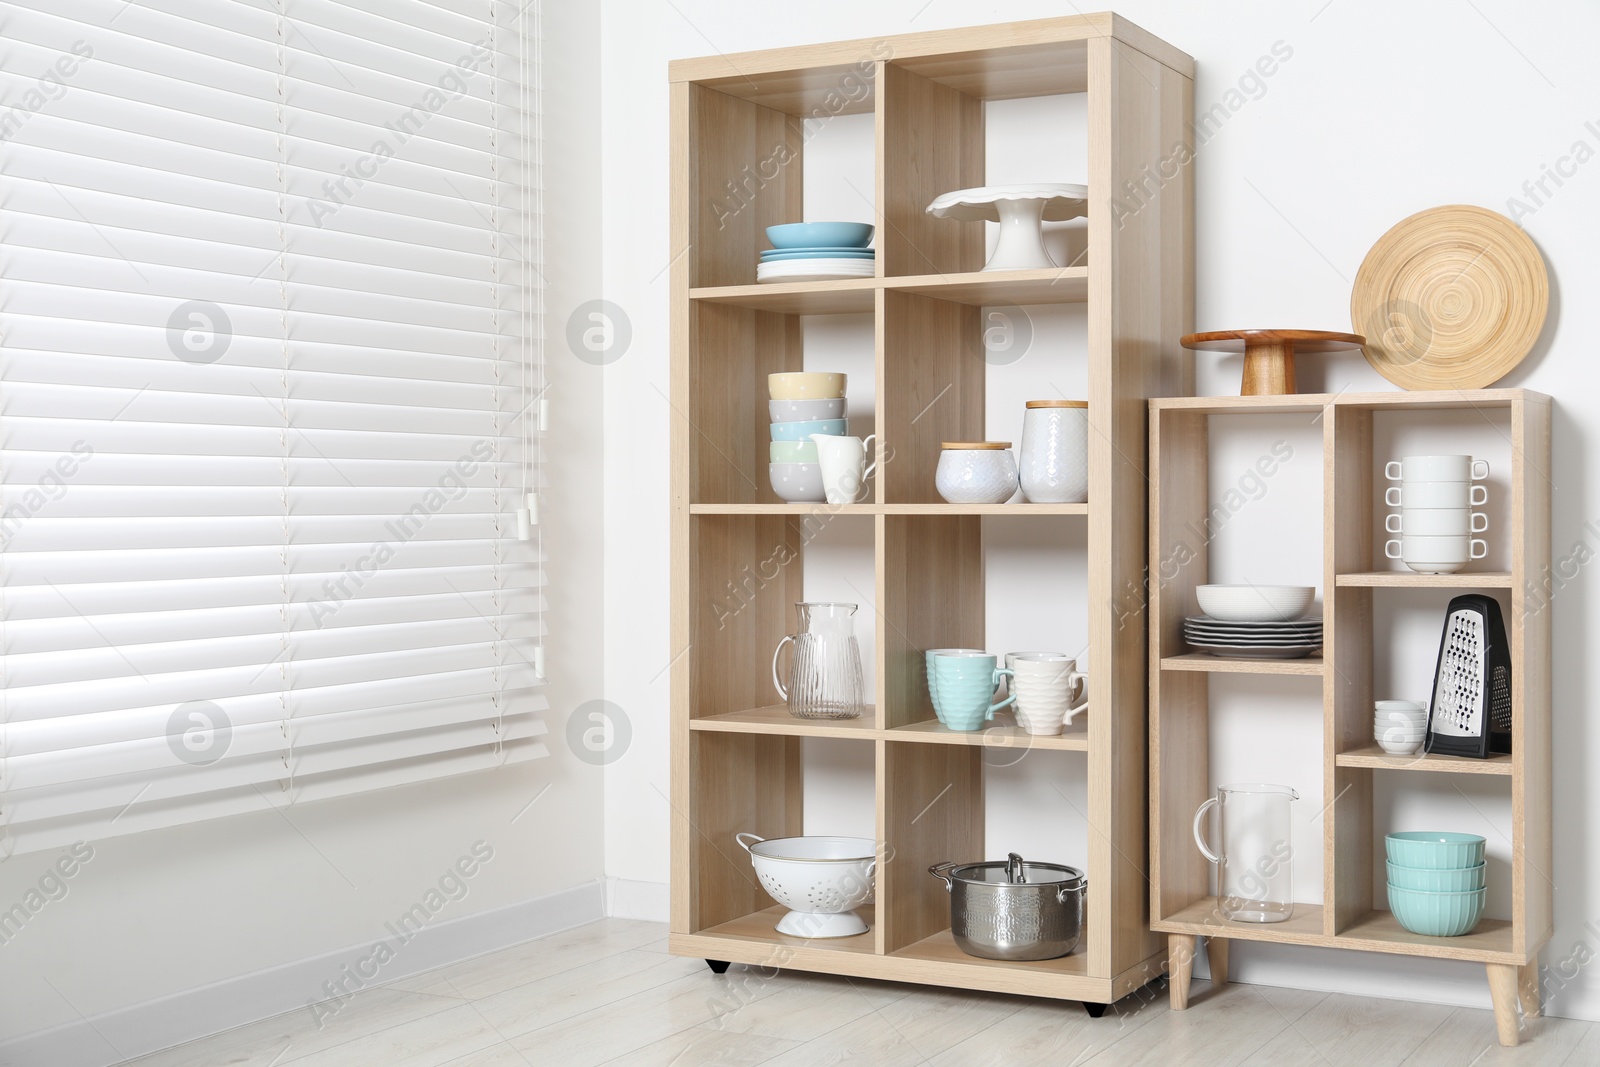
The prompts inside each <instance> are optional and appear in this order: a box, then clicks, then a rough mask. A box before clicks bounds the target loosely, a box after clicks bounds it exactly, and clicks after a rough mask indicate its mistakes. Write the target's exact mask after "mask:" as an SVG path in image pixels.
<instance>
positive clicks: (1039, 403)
mask: <svg viewBox="0 0 1600 1067" xmlns="http://www.w3.org/2000/svg"><path fill="white" fill-rule="evenodd" d="M1024 406H1025V407H1030V408H1086V407H1088V406H1089V402H1088V401H1087V400H1030V401H1028V402H1027V404H1026V405H1024Z"/></svg>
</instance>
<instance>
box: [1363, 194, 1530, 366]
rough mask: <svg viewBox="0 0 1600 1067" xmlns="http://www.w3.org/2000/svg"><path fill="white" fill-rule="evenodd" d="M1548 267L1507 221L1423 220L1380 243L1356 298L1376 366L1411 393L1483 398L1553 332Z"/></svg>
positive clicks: (1459, 211)
mask: <svg viewBox="0 0 1600 1067" xmlns="http://www.w3.org/2000/svg"><path fill="white" fill-rule="evenodd" d="M1549 303H1550V280H1549V277H1548V275H1547V274H1546V272H1545V265H1544V258H1543V257H1542V256H1541V255H1539V249H1538V248H1537V247H1535V245H1534V243H1533V241H1532V240H1531V239H1530V238H1529V237H1528V235H1527V234H1525V233H1523V232H1522V230H1521V229H1519V228H1518V227H1517V225H1516V224H1515V223H1514V222H1512V221H1511V220H1510V219H1508V218H1506V217H1505V216H1504V215H1499V214H1496V213H1495V212H1493V211H1489V210H1486V209H1484V208H1481V207H1472V206H1470V205H1465V204H1456V205H1451V206H1448V207H1436V208H1430V209H1429V210H1427V211H1419V212H1417V213H1416V214H1415V215H1412V216H1411V217H1410V218H1408V219H1404V220H1402V221H1401V222H1399V223H1397V224H1395V226H1394V227H1393V228H1392V229H1390V230H1389V232H1388V233H1386V234H1384V235H1383V236H1382V237H1380V238H1379V239H1378V243H1377V244H1375V245H1373V246H1372V250H1371V251H1370V252H1368V253H1367V258H1366V259H1364V260H1362V262H1361V270H1360V271H1359V272H1357V274H1356V282H1355V286H1354V288H1352V290H1351V292H1350V321H1351V323H1352V324H1353V326H1354V328H1355V329H1357V330H1360V331H1361V332H1362V333H1363V334H1365V335H1366V337H1367V344H1366V346H1365V351H1366V355H1367V362H1369V363H1371V364H1372V365H1373V367H1375V368H1376V369H1377V371H1378V373H1379V374H1382V375H1383V376H1384V377H1385V378H1387V379H1389V380H1390V381H1391V382H1394V383H1395V384H1396V385H1398V386H1401V387H1402V388H1405V389H1481V388H1483V387H1484V386H1486V385H1492V384H1493V383H1494V382H1497V381H1499V380H1500V379H1501V378H1503V377H1505V376H1506V375H1507V374H1509V373H1510V372H1511V370H1512V368H1514V367H1515V366H1516V365H1517V364H1518V363H1521V362H1522V361H1523V359H1524V358H1526V357H1527V355H1528V352H1529V350H1530V349H1532V348H1533V343H1534V341H1536V340H1537V339H1538V337H1539V331H1540V330H1542V329H1543V328H1544V317H1545V311H1546V309H1547V308H1548V306H1549Z"/></svg>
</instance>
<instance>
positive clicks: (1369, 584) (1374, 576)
mask: <svg viewBox="0 0 1600 1067" xmlns="http://www.w3.org/2000/svg"><path fill="white" fill-rule="evenodd" d="M1334 584H1335V585H1342V586H1346V587H1350V586H1355V587H1358V588H1361V587H1365V588H1389V589H1510V588H1511V574H1510V572H1508V571H1457V572H1456V573H1454V574H1416V573H1414V572H1412V571H1364V572H1360V573H1356V574H1340V575H1338V576H1336V577H1335V578H1334Z"/></svg>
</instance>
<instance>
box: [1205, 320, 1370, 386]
mask: <svg viewBox="0 0 1600 1067" xmlns="http://www.w3.org/2000/svg"><path fill="white" fill-rule="evenodd" d="M1366 343H1367V339H1366V338H1365V337H1362V336H1361V335H1360V334H1357V333H1333V332H1331V331H1328V330H1213V331H1212V332H1210V333H1188V334H1184V335H1183V347H1185V348H1192V349H1195V350H1196V351H1199V352H1243V353H1244V377H1243V379H1242V380H1241V381H1240V383H1239V395H1240V396H1282V395H1284V394H1287V393H1293V392H1295V387H1294V357H1295V353H1296V352H1348V351H1351V350H1353V349H1357V348H1360V347H1361V346H1362V345H1364V344H1366Z"/></svg>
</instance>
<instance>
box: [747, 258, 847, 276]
mask: <svg viewBox="0 0 1600 1067" xmlns="http://www.w3.org/2000/svg"><path fill="white" fill-rule="evenodd" d="M876 269H877V268H876V267H875V265H874V264H873V261H872V260H870V259H785V260H779V261H778V262H776V263H758V264H756V274H757V275H758V276H759V275H762V274H814V273H816V272H817V271H839V270H847V271H850V272H851V273H852V274H868V275H870V274H872V273H873V271H874V270H876Z"/></svg>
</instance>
